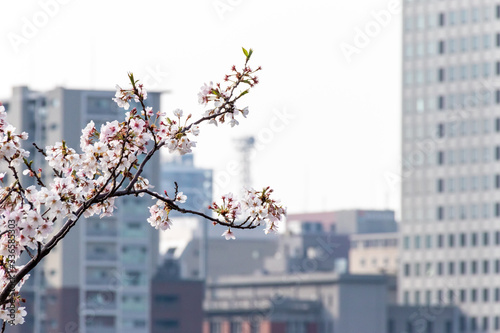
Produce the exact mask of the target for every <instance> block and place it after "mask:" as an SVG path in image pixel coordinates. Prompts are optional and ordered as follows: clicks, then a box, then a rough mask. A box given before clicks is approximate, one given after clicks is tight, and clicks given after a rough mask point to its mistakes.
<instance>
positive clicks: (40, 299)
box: [7, 87, 160, 333]
mask: <svg viewBox="0 0 500 333" xmlns="http://www.w3.org/2000/svg"><path fill="white" fill-rule="evenodd" d="M113 97H114V91H95V90H71V89H64V88H56V89H54V90H51V91H47V92H36V91H32V90H30V89H29V88H27V87H16V88H14V90H13V96H12V98H11V99H10V101H9V102H8V103H7V113H8V118H9V121H10V122H11V123H12V124H13V125H14V126H15V127H16V128H18V129H19V130H22V131H26V132H28V133H29V134H30V139H29V140H30V142H29V143H26V147H25V149H28V150H30V152H31V158H32V159H34V160H35V164H36V165H37V167H38V166H40V167H42V168H44V167H46V168H48V166H45V165H44V159H43V157H40V154H38V153H35V150H34V147H33V146H32V145H31V142H33V141H36V142H37V143H38V144H39V146H41V147H44V146H45V145H52V144H54V143H55V142H57V141H61V140H65V141H66V143H67V145H68V146H69V147H72V148H74V149H75V150H76V151H77V152H78V151H79V150H80V148H79V147H80V135H81V133H82V132H81V130H82V128H84V127H85V125H86V124H87V123H88V122H89V121H91V120H92V121H94V123H95V124H96V128H97V129H98V130H99V129H100V127H101V125H102V124H104V123H106V122H107V121H113V120H118V121H123V119H124V112H125V111H123V109H119V108H118V107H117V105H116V104H115V103H114V102H113V101H112V98H113ZM146 104H147V105H149V106H151V107H153V109H155V110H158V109H159V104H160V94H159V93H154V92H150V93H149V94H148V99H147V101H146ZM134 106H135V105H132V107H134ZM37 156H38V157H37ZM158 168H159V163H158V159H157V158H153V159H152V160H151V161H150V163H149V164H148V166H147V168H145V170H144V175H145V176H146V177H147V178H148V179H149V180H150V182H151V183H152V184H157V181H158V178H159V177H158V175H159V169H158ZM27 181H28V180H27ZM151 202H152V200H151V199H150V198H147V197H143V198H140V197H137V198H136V197H125V198H119V199H117V200H116V202H115V205H116V206H117V207H118V208H117V209H116V210H115V213H114V216H113V217H104V218H99V216H94V217H90V218H88V219H83V218H82V219H81V220H80V221H79V222H78V223H77V224H76V225H75V226H74V227H73V229H72V230H71V231H70V232H69V233H68V234H67V236H66V237H65V238H64V240H63V241H62V242H61V243H60V244H59V245H58V246H57V247H56V248H55V249H54V250H53V251H52V252H51V253H50V254H49V255H48V256H47V257H46V258H45V259H44V260H43V264H42V266H41V267H39V268H37V274H35V278H36V279H35V280H34V281H33V282H31V283H30V285H28V286H27V287H28V288H27V292H28V297H27V298H28V301H30V302H31V301H32V302H33V303H32V304H31V305H30V307H31V309H30V310H31V311H30V314H29V316H30V317H29V320H28V321H27V324H25V325H20V326H19V327H16V328H14V329H15V330H18V331H19V332H23V331H27V332H28V331H29V332H48V333H51V332H81V333H84V332H85V333H118V332H120V333H122V332H134V333H137V332H140V333H146V332H150V330H151V327H150V302H149V300H150V290H151V288H150V283H151V278H152V276H153V274H154V272H155V269H156V267H157V264H158V259H157V254H158V231H157V230H155V229H154V228H152V227H151V226H150V225H149V224H148V223H147V222H146V219H147V217H148V216H149V211H148V208H147V207H148V206H150V205H151ZM60 223H61V221H58V222H56V225H55V227H60V226H61V224H60Z"/></svg>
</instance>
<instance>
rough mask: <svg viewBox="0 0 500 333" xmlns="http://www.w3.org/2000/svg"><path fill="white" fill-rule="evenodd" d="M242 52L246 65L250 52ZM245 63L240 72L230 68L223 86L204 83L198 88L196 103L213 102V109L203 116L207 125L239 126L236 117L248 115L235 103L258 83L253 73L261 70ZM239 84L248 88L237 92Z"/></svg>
mask: <svg viewBox="0 0 500 333" xmlns="http://www.w3.org/2000/svg"><path fill="white" fill-rule="evenodd" d="M244 52H245V55H246V56H247V63H248V60H249V59H250V56H251V54H252V50H250V53H247V52H246V50H244ZM247 63H245V67H244V68H243V70H241V71H240V70H237V69H236V66H233V67H232V68H231V74H228V75H226V76H225V77H224V82H225V83H226V84H225V86H222V85H221V84H220V83H217V84H215V85H214V84H213V82H210V83H209V84H206V83H205V84H204V85H203V86H202V87H201V88H200V92H199V93H198V102H199V103H200V104H202V105H207V104H208V103H210V102H213V106H214V108H212V109H209V110H207V111H206V112H205V114H204V115H203V117H205V118H208V119H210V122H209V123H211V124H214V125H216V126H217V125H218V123H221V124H222V123H224V122H226V121H228V123H229V125H231V127H234V126H235V125H239V122H238V120H237V119H236V116H238V115H242V116H243V117H244V118H246V117H247V115H248V113H249V110H248V107H245V108H243V109H239V108H237V107H236V106H235V102H236V101H237V100H238V99H240V98H241V97H242V96H244V95H246V94H247V93H248V92H249V89H250V88H251V87H254V86H255V85H256V84H257V83H259V79H258V77H257V76H256V75H255V73H256V72H258V71H260V70H261V69H262V68H261V67H258V68H257V69H256V70H252V69H251V68H250V67H249V66H248V65H247ZM241 84H246V85H247V86H248V88H247V89H244V90H240V91H238V90H237V88H238V87H239V86H240V85H241Z"/></svg>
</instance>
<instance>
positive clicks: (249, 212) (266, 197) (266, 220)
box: [208, 187, 286, 239]
mask: <svg viewBox="0 0 500 333" xmlns="http://www.w3.org/2000/svg"><path fill="white" fill-rule="evenodd" d="M271 193H273V190H272V189H271V188H270V187H266V188H264V189H263V190H261V191H257V190H254V189H253V188H249V189H246V190H245V193H244V196H243V198H242V199H241V200H237V199H235V198H234V195H233V194H232V193H229V194H226V195H224V196H222V203H220V204H217V203H216V202H213V203H212V204H211V205H210V206H209V207H208V208H209V209H210V210H212V211H214V212H215V213H216V214H217V216H221V217H222V218H223V219H224V221H226V224H227V225H228V229H227V230H226V231H225V232H224V233H223V234H222V236H224V237H225V238H226V239H235V236H234V234H233V233H232V231H231V227H232V226H233V227H234V226H235V225H236V226H243V225H245V224H248V225H250V226H260V225H261V224H265V225H266V227H265V229H264V232H265V233H266V234H268V233H270V232H277V230H278V223H279V222H280V221H281V220H282V219H283V217H284V216H285V215H286V208H285V207H283V206H282V205H281V204H280V202H279V201H278V200H275V199H272V198H271ZM238 219H239V220H240V221H242V222H238Z"/></svg>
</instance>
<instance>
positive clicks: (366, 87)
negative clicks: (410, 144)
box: [0, 0, 401, 212]
mask: <svg viewBox="0 0 500 333" xmlns="http://www.w3.org/2000/svg"><path fill="white" fill-rule="evenodd" d="M62 2H66V3H64V4H61V3H62ZM390 3H391V1H388V0H384V1H381V0H376V1H373V0H371V1H369V0H357V1H326V0H324V1H320V0H309V1H295V0H286V1H284V0H277V1H264V0H252V1H249V0H192V1H152V0H143V1H128V0H127V1H123V0H122V1H95V0H87V1H82V0H70V1H68V0H64V1H63V0H59V2H57V1H56V0H40V1H32V0H25V1H3V2H2V3H1V4H0V12H1V13H2V19H1V20H0V32H1V38H0V52H1V53H0V60H1V61H0V78H1V80H0V98H8V97H9V96H10V94H11V87H12V86H15V85H28V86H30V87H31V88H33V89H41V90H48V89H52V88H54V87H55V86H65V87H67V88H82V89H89V88H90V89H109V90H112V89H114V86H115V84H116V83H119V84H122V85H125V84H126V83H127V77H126V73H127V72H128V71H132V72H134V74H135V76H136V77H137V78H139V79H140V78H145V83H146V84H147V85H148V87H149V88H150V90H171V91H172V93H171V94H170V95H168V96H166V97H165V99H164V103H163V109H164V110H165V111H168V112H171V111H172V110H174V109H175V108H182V109H184V111H185V112H187V113H193V114H194V115H201V113H202V112H203V109H202V108H201V106H200V105H199V104H198V103H197V93H198V91H199V88H200V86H201V85H202V84H203V83H204V82H209V81H220V80H221V79H222V78H223V76H224V74H226V73H228V72H229V69H230V67H231V65H233V64H234V65H239V64H242V62H243V60H244V59H243V54H242V52H241V47H242V46H244V47H246V48H250V47H251V48H253V49H254V55H253V57H252V61H251V65H252V66H254V67H257V66H258V65H262V67H263V71H262V72H261V73H260V75H259V77H260V79H261V83H260V84H259V85H258V86H257V87H256V88H255V89H254V90H253V91H252V92H251V94H249V95H247V96H245V99H244V100H242V103H241V104H240V105H241V106H242V107H243V106H246V105H248V106H249V107H250V115H249V119H247V120H245V121H241V122H240V126H238V127H235V128H233V129H230V128H229V127H226V126H224V127H225V128H224V129H222V130H221V129H220V128H219V129H217V128H212V126H213V125H212V126H211V127H209V128H202V133H201V137H199V140H198V147H197V149H196V155H195V156H196V157H195V161H196V164H197V165H198V166H202V167H209V168H214V169H215V170H216V178H217V180H216V184H215V189H216V194H221V193H225V192H227V191H236V190H237V188H238V180H239V178H238V176H237V175H233V176H231V177H229V178H230V180H231V181H230V182H229V183H228V184H227V182H226V181H225V180H226V177H224V176H225V175H226V173H225V172H227V171H230V168H229V170H228V165H229V166H230V165H231V161H234V160H237V155H235V154H236V150H235V149H234V144H233V141H232V140H233V139H234V138H236V137H239V136H243V135H255V136H256V137H257V141H258V149H257V152H256V154H255V156H254V158H253V159H252V170H253V174H252V176H253V185H254V186H255V187H261V186H264V185H270V186H271V187H273V188H275V189H276V191H275V192H276V195H277V196H278V197H280V198H281V199H282V201H283V202H284V203H285V204H286V205H287V206H288V208H289V212H305V211H324V210H333V209H345V208H391V209H396V210H399V206H400V203H399V200H400V199H399V192H400V191H399V184H398V183H396V184H391V183H389V182H388V181H387V180H386V176H387V175H388V174H395V173H398V170H399V165H400V156H399V155H400V114H399V113H400V112H399V110H400V77H401V69H400V67H401V59H400V58H401V56H400V54H401V51H400V49H401V47H400V44H401V15H400V14H396V15H392V16H391V17H390V18H389V19H388V20H387V22H386V24H385V26H383V27H381V29H380V31H376V30H372V31H373V33H372V37H368V42H367V45H366V46H364V47H362V48H360V49H359V53H358V54H354V55H352V57H351V62H348V61H347V60H346V57H345V56H344V55H343V53H342V52H341V49H340V45H341V44H342V43H349V44H351V45H354V39H355V35H356V31H357V29H362V30H363V29H366V28H370V27H371V28H373V29H376V26H375V25H374V24H375V22H376V21H375V19H374V16H373V15H372V14H371V13H372V11H380V10H383V9H387V8H388V6H390ZM44 4H45V5H44ZM47 4H51V5H47ZM54 4H58V5H57V7H55V6H54ZM398 4H399V5H400V3H398ZM44 8H45V9H44ZM44 11H45V12H47V11H48V12H49V14H50V15H47V14H45V12H44ZM31 24H38V26H39V27H36V25H35V30H33V29H32V28H31V29H30V25H31ZM16 38H17V42H18V44H16V43H15V42H13V39H16ZM358 45H359V44H358ZM151 73H153V74H151ZM276 113H280V114H288V115H290V116H288V118H285V119H288V120H287V121H286V123H283V122H277V121H276V119H275V118H273V117H275V115H276ZM180 185H181V187H182V184H180Z"/></svg>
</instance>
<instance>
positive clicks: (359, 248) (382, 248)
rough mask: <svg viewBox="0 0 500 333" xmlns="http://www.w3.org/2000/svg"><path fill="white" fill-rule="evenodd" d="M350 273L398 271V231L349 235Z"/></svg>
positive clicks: (393, 272) (395, 272)
mask: <svg viewBox="0 0 500 333" xmlns="http://www.w3.org/2000/svg"><path fill="white" fill-rule="evenodd" d="M349 237H350V241H351V247H350V249H349V272H350V273H351V274H391V275H396V274H397V271H398V257H399V251H398V233H396V232H391V233H379V234H353V235H350V236H349Z"/></svg>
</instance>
